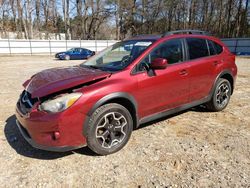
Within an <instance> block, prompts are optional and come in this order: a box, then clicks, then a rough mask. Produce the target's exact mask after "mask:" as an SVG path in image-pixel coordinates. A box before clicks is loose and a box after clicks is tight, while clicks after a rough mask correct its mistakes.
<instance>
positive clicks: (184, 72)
mask: <svg viewBox="0 0 250 188" xmlns="http://www.w3.org/2000/svg"><path fill="white" fill-rule="evenodd" d="M179 74H180V75H182V76H185V75H187V74H188V71H187V70H186V69H183V70H181V71H180V72H179Z"/></svg>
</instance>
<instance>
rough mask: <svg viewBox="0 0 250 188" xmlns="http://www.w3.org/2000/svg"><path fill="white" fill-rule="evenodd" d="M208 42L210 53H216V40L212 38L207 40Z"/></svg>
mask: <svg viewBox="0 0 250 188" xmlns="http://www.w3.org/2000/svg"><path fill="white" fill-rule="evenodd" d="M207 42H208V48H209V53H210V55H216V50H215V47H214V42H213V41H211V40H207Z"/></svg>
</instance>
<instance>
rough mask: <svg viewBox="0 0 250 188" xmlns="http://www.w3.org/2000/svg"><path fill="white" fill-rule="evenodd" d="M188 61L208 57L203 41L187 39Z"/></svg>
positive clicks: (205, 43) (205, 44)
mask: <svg viewBox="0 0 250 188" xmlns="http://www.w3.org/2000/svg"><path fill="white" fill-rule="evenodd" d="M186 40H187V45H188V51H189V59H197V58H201V57H206V56H208V55H209V53H208V48H207V42H206V40H205V39H199V38H187V39H186Z"/></svg>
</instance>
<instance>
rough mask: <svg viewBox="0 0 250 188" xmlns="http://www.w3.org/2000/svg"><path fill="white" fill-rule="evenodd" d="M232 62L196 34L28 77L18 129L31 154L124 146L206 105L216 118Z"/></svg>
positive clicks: (155, 39)
mask: <svg viewBox="0 0 250 188" xmlns="http://www.w3.org/2000/svg"><path fill="white" fill-rule="evenodd" d="M236 74H237V67H236V65H235V56H234V55H233V54H232V53H231V52H230V51H229V50H228V48H227V47H226V46H225V45H224V44H223V43H222V42H221V41H220V40H219V39H217V38H215V37H212V36H209V35H207V34H206V33H204V32H201V31H193V30H188V31H183V30H182V31H176V32H169V33H166V34H164V35H162V36H152V35H144V36H136V37H134V38H130V39H127V40H124V41H121V42H118V43H116V44H114V45H113V46H110V47H108V48H106V49H105V50H103V51H102V52H99V53H98V54H96V55H95V56H93V57H92V58H90V59H89V60H87V61H86V62H84V63H82V64H80V65H78V66H71V67H66V68H53V69H48V70H44V71H42V72H39V73H37V74H35V75H33V76H32V77H31V78H30V79H29V80H27V81H26V82H25V83H24V84H23V86H24V88H25V89H24V91H23V92H22V94H21V95H20V99H19V100H18V102H17V106H16V118H17V121H16V122H17V126H18V127H19V130H20V132H21V133H22V135H23V137H24V138H25V139H26V140H27V141H28V142H29V143H30V144H31V145H32V146H33V147H35V148H39V149H44V150H50V151H68V150H73V149H75V148H79V147H83V146H86V145H87V146H88V147H89V148H90V149H91V150H93V151H94V152H96V153H98V154H100V155H107V154H111V153H114V152H116V151H118V150H120V149H121V148H123V147H124V146H125V144H126V143H127V142H128V140H129V138H130V135H131V132H132V130H133V129H136V128H137V127H138V126H139V125H140V124H142V123H145V122H148V121H152V120H155V119H157V118H160V117H163V116H167V115H169V114H173V113H176V112H178V111H181V110H185V109H188V108H191V107H194V106H197V105H201V104H203V105H204V106H206V107H207V109H208V110H210V111H221V110H223V109H224V108H225V107H226V106H227V105H228V103H229V100H230V96H231V95H232V93H233V89H234V86H235V79H236Z"/></svg>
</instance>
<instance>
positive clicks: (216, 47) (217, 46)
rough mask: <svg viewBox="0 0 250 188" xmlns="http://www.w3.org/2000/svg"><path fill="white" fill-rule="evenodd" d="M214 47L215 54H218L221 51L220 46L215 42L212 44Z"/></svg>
mask: <svg viewBox="0 0 250 188" xmlns="http://www.w3.org/2000/svg"><path fill="white" fill-rule="evenodd" d="M214 47H215V49H216V52H217V54H220V53H221V52H222V51H223V48H222V46H221V45H219V44H217V43H216V42H214Z"/></svg>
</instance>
